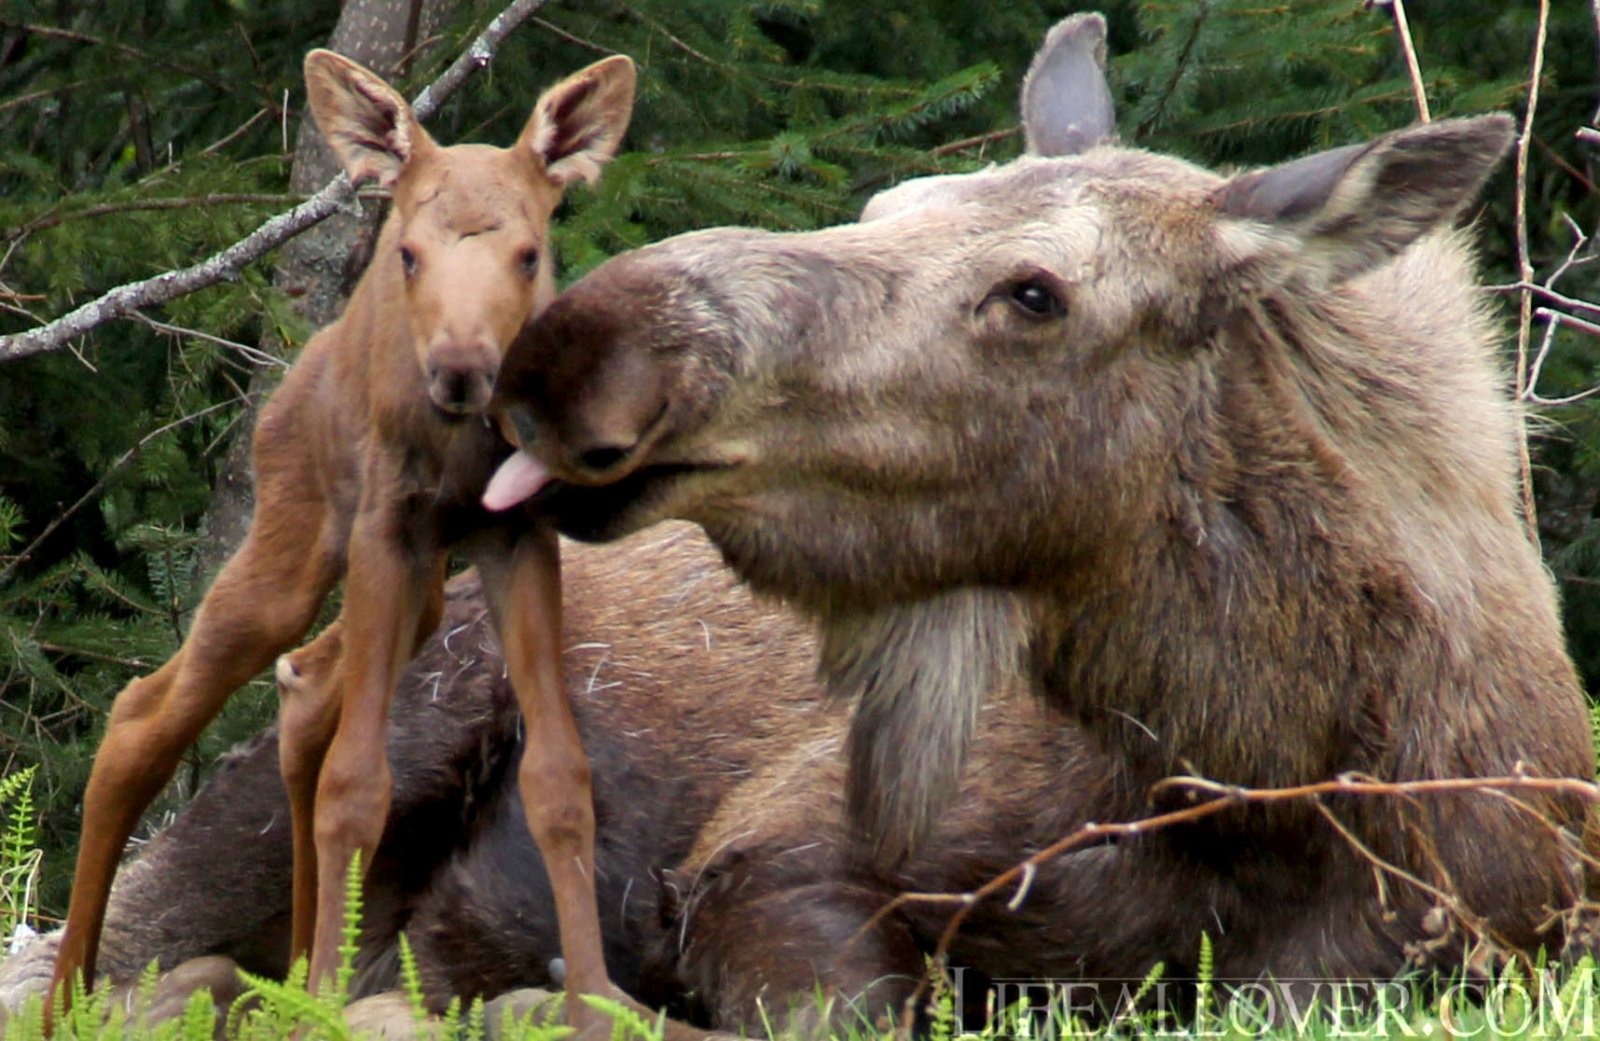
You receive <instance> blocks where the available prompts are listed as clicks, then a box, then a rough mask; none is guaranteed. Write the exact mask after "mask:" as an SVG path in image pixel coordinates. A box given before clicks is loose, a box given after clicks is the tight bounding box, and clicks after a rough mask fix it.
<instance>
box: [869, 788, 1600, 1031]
mask: <svg viewBox="0 0 1600 1041" xmlns="http://www.w3.org/2000/svg"><path fill="white" fill-rule="evenodd" d="M1163 792H1181V793H1183V794H1185V795H1187V796H1189V797H1192V798H1196V799H1201V800H1203V801H1198V802H1196V803H1194V804H1193V805H1190V806H1185V807H1183V808H1182V809H1177V810H1169V811H1166V812H1164V813H1157V814H1154V815H1152V816H1149V817H1145V818H1142V819H1140V820H1134V821H1124V822H1120V823H1114V824H1098V823H1088V824H1085V825H1083V826H1082V827H1080V828H1078V829H1077V830H1076V831H1073V832H1071V833H1069V834H1067V835H1065V836H1063V837H1062V838H1060V839H1058V840H1056V841H1055V842H1053V843H1051V844H1050V845H1049V846H1046V847H1045V848H1044V849H1042V850H1040V851H1039V852H1037V853H1035V854H1033V855H1032V856H1030V857H1027V858H1026V859H1024V860H1021V861H1019V862H1018V863H1016V864H1014V865H1013V866H1011V867H1010V868H1008V869H1006V870H1005V871H1003V872H1001V873H1000V874H998V875H996V876H994V877H993V878H991V879H990V880H989V881H987V882H985V883H984V884H983V885H981V886H979V887H977V888H976V889H972V890H968V891H967V892H964V893H925V892H909V893H901V894H899V895H898V896H896V897H895V898H894V899H893V900H891V901H889V902H888V903H887V904H885V905H884V906H883V907H881V908H879V910H878V911H877V913H876V914H874V915H873V916H872V917H871V918H869V919H868V920H867V921H866V923H865V924H864V925H862V926H861V928H860V929H858V930H857V931H856V934H855V936H856V938H859V937H862V936H865V935H867V934H869V933H870V932H871V931H872V930H873V929H875V928H877V927H878V925H879V924H880V923H881V922H882V921H883V920H884V919H885V918H887V917H888V916H889V915H892V914H894V913H895V912H897V911H899V910H900V909H901V908H904V907H908V906H911V905H918V906H933V907H950V908H953V909H954V910H953V912H952V914H951V915H950V919H949V921H948V922H947V923H946V924H945V928H944V931H943V932H942V933H940V935H939V940H938V943H937V945H936V946H935V948H934V951H933V956H932V962H933V964H934V965H935V966H941V965H943V964H944V963H945V961H946V959H947V957H948V955H949V951H950V947H951V944H952V943H953V942H954V941H955V937H956V934H957V933H958V932H960V930H961V926H962V925H963V924H964V923H965V922H966V919H967V918H968V916H970V915H971V913H972V911H973V909H974V908H976V907H977V906H978V905H979V904H981V903H983V902H984V901H985V900H989V899H991V898H996V897H999V896H1000V895H1001V894H1002V893H1004V892H1005V891H1006V890H1007V889H1011V888H1013V887H1014V888H1015V892H1014V893H1013V894H1012V895H1011V896H1010V897H1009V899H1008V901H1007V906H1008V907H1012V909H1015V908H1016V907H1017V906H1020V904H1021V901H1022V900H1023V899H1025V898H1026V895H1027V890H1028V889H1029V888H1030V887H1031V885H1032V883H1033V879H1034V878H1035V877H1036V875H1037V873H1038V870H1039V868H1040V867H1042V866H1043V865H1045V864H1047V863H1049V862H1050V861H1052V860H1055V859H1057V858H1058V857H1061V856H1063V855H1064V854H1066V853H1069V852H1071V851H1073V850H1075V849H1078V848H1080V847H1084V846H1088V845H1092V844H1096V843H1101V842H1104V841H1106V840H1108V839H1126V838H1133V837H1135V836H1139V835H1148V834H1150V833H1153V832H1157V831H1161V830H1163V829H1166V828H1171V827H1174V826H1176V825H1180V824H1192V823H1194V822H1196V821H1200V820H1204V819H1206V818H1208V817H1212V816H1215V815H1217V814H1219V813H1222V812H1224V811H1225V810H1230V809H1235V808H1238V807H1240V806H1248V805H1269V804H1275V803H1284V802H1294V801H1304V800H1312V801H1313V802H1314V804H1315V805H1316V806H1317V808H1318V809H1319V810H1320V811H1321V812H1322V813H1323V815H1324V817H1327V816H1328V813H1327V808H1326V807H1325V806H1323V805H1322V804H1321V798H1322V797H1323V796H1327V795H1346V796H1361V797H1379V798H1401V799H1414V798H1416V797H1418V796H1424V795H1443V794H1482V795H1499V794H1504V793H1508V792H1538V793H1542V794H1546V795H1552V796H1571V797H1576V798H1580V799H1583V800H1584V801H1586V802H1588V803H1590V804H1592V805H1600V785H1596V784H1594V783H1592V782H1589V781H1579V780H1577V779H1575V778H1568V777H1533V776H1518V775H1512V776H1500V777H1447V778H1436V779H1432V780H1423V781H1394V782H1387V781H1378V780H1373V779H1371V778H1367V777H1362V776H1359V775H1354V774H1345V775H1341V776H1340V777H1337V778H1334V779H1333V780H1330V781H1321V782H1317V783H1314V784H1304V785H1296V786H1293V787H1288V788H1246V787H1242V786H1239V785H1232V784H1224V783H1221V782H1219V781H1213V780H1210V779H1208V778H1204V777H1169V778H1167V779H1165V780H1163V781H1161V782H1159V783H1158V784H1156V785H1155V786H1154V787H1153V788H1152V789H1151V795H1152V797H1154V796H1156V795H1159V794H1160V793H1163ZM1514 805H1517V806H1518V807H1519V808H1521V809H1523V810H1524V811H1526V812H1528V813H1531V814H1533V816H1534V817H1535V818H1538V819H1543V818H1542V817H1541V816H1540V814H1538V813H1537V812H1536V811H1535V810H1534V808H1533V807H1531V806H1528V805H1527V804H1526V803H1520V802H1519V803H1515V804H1514ZM1330 823H1331V824H1332V825H1333V826H1334V828H1335V830H1336V831H1338V832H1339V833H1340V834H1341V835H1344V836H1346V837H1352V838H1353V836H1351V835H1350V832H1349V829H1348V828H1346V827H1344V826H1343V824H1342V823H1340V822H1338V821H1337V819H1333V820H1331V821H1330ZM1547 823H1548V822H1547ZM1355 848H1356V852H1357V854H1358V855H1360V856H1362V857H1363V858H1365V859H1367V860H1368V861H1369V862H1370V863H1372V864H1373V865H1374V869H1375V870H1377V871H1379V872H1380V873H1381V874H1382V875H1387V876H1390V877H1393V878H1396V879H1399V880H1401V881H1404V882H1406V883H1407V884H1415V885H1417V886H1419V887H1420V888H1421V890H1422V891H1423V892H1426V893H1427V894H1428V895H1429V896H1431V897H1433V898H1434V899H1436V900H1440V901H1441V903H1443V905H1444V906H1446V907H1447V908H1448V909H1449V910H1451V911H1452V912H1453V913H1457V914H1458V915H1459V914H1461V912H1462V911H1465V909H1464V908H1461V907H1460V902H1459V900H1457V899H1456V898H1455V897H1454V895H1453V894H1449V893H1445V892H1443V891H1442V890H1441V889H1440V887H1438V886H1435V885H1433V884H1431V883H1428V882H1426V881H1424V880H1423V879H1420V878H1418V877H1416V876H1415V875H1414V874H1413V873H1411V872H1408V871H1406V870H1405V869H1404V868H1402V867H1400V866H1399V865H1396V864H1392V863H1390V862H1388V861H1386V860H1383V859H1382V858H1381V857H1379V856H1378V855H1377V854H1376V853H1374V852H1373V851H1372V850H1370V849H1369V848H1367V847H1366V846H1365V845H1364V844H1361V843H1359V842H1357V843H1356V844H1355ZM1578 855H1580V856H1583V854H1582V853H1581V851H1579V853H1578ZM1584 859H1585V860H1586V861H1587V860H1588V859H1589V858H1588V857H1587V856H1584ZM1596 866H1600V865H1596ZM1460 920H1461V921H1462V922H1464V923H1466V924H1467V925H1468V926H1469V927H1470V928H1474V929H1477V928H1479V927H1480V926H1484V923H1483V922H1482V921H1481V920H1479V919H1478V918H1477V916H1475V915H1472V914H1471V913H1470V912H1468V913H1467V914H1465V916H1463V917H1461V918H1460ZM1480 935H1484V936H1492V933H1489V932H1488V930H1487V928H1486V927H1485V928H1483V929H1482V930H1481V931H1480ZM852 942H853V941H852ZM927 987H928V979H927V978H926V977H924V979H923V980H922V981H921V982H920V983H919V984H918V987H917V990H916V992H915V993H913V994H912V995H911V997H909V998H908V999H907V1000H906V1003H905V1005H904V1006H903V1007H902V1009H901V1024H900V1025H901V1029H902V1030H903V1031H906V1035H905V1036H910V1034H909V1031H910V1030H911V1027H912V1024H913V1022H914V1020H915V1017H916V1010H917V1008H918V1007H919V1006H920V1004H921V1002H922V1001H923V999H924V997H925V996H926V994H927Z"/></svg>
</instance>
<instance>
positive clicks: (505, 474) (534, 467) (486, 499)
mask: <svg viewBox="0 0 1600 1041" xmlns="http://www.w3.org/2000/svg"><path fill="white" fill-rule="evenodd" d="M548 483H550V471H549V470H546V469H545V467H544V464H543V463H541V462H539V461H538V460H537V459H535V458H534V457H533V456H531V455H529V454H528V453H526V452H521V451H518V452H513V453H511V455H510V457H508V458H507V459H506V461H505V462H503V463H501V464H500V469H498V470H496V471H495V472H494V476H493V477H491V478H489V487H487V488H485V489H484V490H483V508H484V509H486V510H491V511H494V512H499V511H500V510H509V509H510V508H511V507H513V506H515V505H516V504H517V503H519V502H522V501H523V500H524V499H526V498H528V497H529V496H531V495H533V494H534V493H535V492H537V491H538V490H539V489H540V488H543V487H544V486H545V485H546V484H548Z"/></svg>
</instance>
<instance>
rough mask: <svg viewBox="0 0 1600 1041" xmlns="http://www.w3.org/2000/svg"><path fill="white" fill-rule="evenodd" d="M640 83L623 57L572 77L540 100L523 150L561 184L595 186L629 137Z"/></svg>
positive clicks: (593, 66)
mask: <svg viewBox="0 0 1600 1041" xmlns="http://www.w3.org/2000/svg"><path fill="white" fill-rule="evenodd" d="M637 78H638V73H637V72H636V71H635V69H634V66H633V62H632V60H630V59H629V58H627V57H625V56H623V55H620V54H619V55H616V56H614V57H610V58H606V59H605V60H603V61H597V62H595V63H594V64H593V65H591V66H589V67H588V68H586V69H580V70H579V71H577V72H575V73H573V74H572V75H571V76H568V77H567V78H566V79H564V80H562V81H561V82H560V83H557V84H556V85H555V86H553V87H551V88H550V89H549V90H547V91H545V92H544V93H543V94H542V95H540V97H539V100H538V102H537V103H536V104H535V105H534V106H533V115H532V117H531V118H529V120H528V125H527V127H526V128H524V130H523V131H522V138H521V141H520V142H519V146H520V147H524V148H529V149H531V150H532V151H533V153H534V154H535V155H537V156H538V157H539V158H541V159H543V160H544V165H545V174H546V175H547V176H548V177H549V178H550V179H551V180H552V181H555V182H556V183H557V184H560V185H567V184H571V183H572V182H573V181H580V180H581V181H584V182H587V183H589V184H593V183H594V182H595V180H596V179H597V178H598V177H599V176H600V168H601V167H602V166H604V165H605V164H606V163H608V162H610V160H611V157H612V156H614V155H616V154H617V149H618V148H620V147H621V146H622V137H623V135H624V134H626V133H627V132H628V120H629V118H630V117H631V116H632V115H633V89H634V84H635V81H636V80H637Z"/></svg>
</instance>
